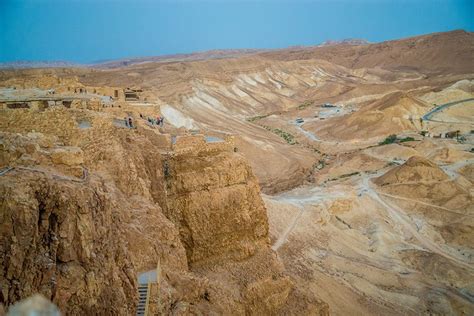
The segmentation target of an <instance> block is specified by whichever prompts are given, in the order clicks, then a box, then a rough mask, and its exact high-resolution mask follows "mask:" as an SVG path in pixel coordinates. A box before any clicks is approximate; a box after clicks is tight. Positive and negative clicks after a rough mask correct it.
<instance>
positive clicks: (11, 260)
mask: <svg viewBox="0 0 474 316" xmlns="http://www.w3.org/2000/svg"><path fill="white" fill-rule="evenodd" d="M69 110H70V112H66V111H64V110H62V109H59V110H47V111H44V112H39V113H37V115H38V116H41V119H36V120H32V119H28V118H29V117H30V115H31V113H29V112H24V113H22V112H6V113H5V115H3V114H2V115H0V127H7V128H6V130H11V129H12V130H13V132H2V133H1V134H0V136H1V142H0V145H1V146H0V162H1V167H2V168H3V167H13V169H10V170H9V171H7V172H6V173H4V174H3V175H1V176H0V196H2V199H1V201H0V238H1V239H0V279H1V281H2V282H1V283H0V286H1V289H0V303H2V304H4V305H5V306H6V307H7V308H8V307H9V306H11V305H12V304H14V303H15V302H17V301H19V300H21V299H24V298H26V297H28V296H30V295H32V294H34V293H41V294H42V295H44V296H45V297H46V298H47V299H49V300H51V301H52V302H53V303H54V304H56V305H57V306H58V308H59V310H60V311H61V312H62V313H64V314H72V315H76V314H82V315H84V314H86V315H89V314H107V315H110V314H113V315H130V314H133V313H134V312H135V309H136V306H137V302H138V297H137V296H138V295H137V294H138V293H137V282H138V281H137V277H138V275H139V274H140V273H142V272H146V271H150V270H152V269H155V268H156V267H157V263H158V262H160V268H161V271H162V278H161V283H160V285H159V286H156V285H154V286H153V287H152V293H155V294H156V296H154V297H153V299H152V300H151V306H150V309H151V310H152V311H156V312H157V313H163V314H177V315H178V314H189V313H194V314H208V313H211V314H212V313H214V314H240V315H242V314H246V313H250V314H252V313H253V314H255V313H265V314H276V313H278V311H280V310H282V308H284V306H285V304H286V302H287V300H288V297H289V295H290V294H289V293H291V292H292V289H293V282H292V281H291V280H289V279H288V277H287V276H285V272H284V267H283V265H282V264H281V262H279V260H278V258H277V256H276V255H275V253H274V252H273V251H272V250H271V249H270V247H269V240H268V221H267V216H266V210H265V207H264V204H263V202H262V199H261V197H260V190H259V187H258V184H257V180H256V178H255V176H254V175H253V173H252V170H251V169H250V167H249V166H248V164H247V162H246V160H245V159H244V158H243V157H242V156H240V155H239V154H236V153H234V152H233V149H232V148H228V147H229V146H224V145H222V146H221V145H219V144H212V146H208V145H207V144H206V143H201V144H199V146H198V147H194V144H191V146H190V147H189V148H188V147H186V150H184V149H183V150H179V151H172V152H170V151H169V150H170V148H167V149H166V151H163V148H162V147H160V146H158V145H157V144H159V139H158V137H159V134H156V133H149V132H148V131H144V130H143V129H142V128H141V127H138V128H137V129H136V130H128V129H120V128H116V127H114V126H113V125H112V121H113V120H112V119H111V118H110V117H105V119H104V117H103V116H93V115H91V114H90V113H89V112H87V113H86V112H84V110H79V109H69ZM49 112H51V113H49ZM48 118H51V121H50V124H45V122H47V120H48ZM84 118H87V119H88V120H89V121H90V122H91V123H92V124H91V128H88V129H86V130H81V129H80V127H78V125H77V124H76V123H75V122H77V120H78V119H84ZM16 120H18V121H21V122H22V124H23V123H24V125H18V124H14V122H15V121H16ZM60 127H61V128H60ZM31 131H34V132H31ZM76 169H77V170H80V171H83V170H87V171H88V172H87V173H83V174H80V175H78V174H76V173H75V170H76ZM262 302H263V303H262ZM261 303H262V304H261Z"/></svg>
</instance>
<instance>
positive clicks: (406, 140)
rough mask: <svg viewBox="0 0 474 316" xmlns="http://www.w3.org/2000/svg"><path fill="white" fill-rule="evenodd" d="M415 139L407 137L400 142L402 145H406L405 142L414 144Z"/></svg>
mask: <svg viewBox="0 0 474 316" xmlns="http://www.w3.org/2000/svg"><path fill="white" fill-rule="evenodd" d="M414 140H415V139H414V138H413V137H405V138H402V139H400V140H399V142H400V143H404V142H412V141H414Z"/></svg>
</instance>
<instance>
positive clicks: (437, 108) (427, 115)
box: [422, 98, 474, 121]
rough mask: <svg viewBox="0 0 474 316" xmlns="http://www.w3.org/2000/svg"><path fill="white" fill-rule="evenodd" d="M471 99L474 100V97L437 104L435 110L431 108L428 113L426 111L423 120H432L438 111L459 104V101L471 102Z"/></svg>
mask: <svg viewBox="0 0 474 316" xmlns="http://www.w3.org/2000/svg"><path fill="white" fill-rule="evenodd" d="M469 101H474V98H469V99H464V100H459V101H454V102H449V103H445V104H441V105H440V106H437V107H436V108H434V109H433V110H431V111H429V112H428V113H426V114H425V115H423V117H422V119H423V121H431V116H433V114H435V113H438V112H440V111H442V110H444V109H446V108H449V107H451V106H453V105H456V104H459V103H464V102H469Z"/></svg>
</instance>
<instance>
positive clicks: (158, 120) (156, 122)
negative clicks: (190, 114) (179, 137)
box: [140, 114, 165, 127]
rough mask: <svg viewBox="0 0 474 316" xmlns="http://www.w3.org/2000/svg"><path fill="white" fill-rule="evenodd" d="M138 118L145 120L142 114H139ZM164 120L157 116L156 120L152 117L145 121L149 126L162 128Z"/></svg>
mask: <svg viewBox="0 0 474 316" xmlns="http://www.w3.org/2000/svg"><path fill="white" fill-rule="evenodd" d="M140 117H141V118H142V119H145V117H144V116H143V115H142V114H140ZM164 119H165V118H164V117H162V116H159V115H158V116H157V117H156V118H154V117H149V116H148V117H147V118H146V120H147V121H148V123H150V124H151V125H157V126H161V127H163V124H164V123H163V122H164Z"/></svg>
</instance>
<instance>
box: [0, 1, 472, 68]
mask: <svg viewBox="0 0 474 316" xmlns="http://www.w3.org/2000/svg"><path fill="white" fill-rule="evenodd" d="M453 29H465V30H468V31H473V30H474V0H467V1H461V0H458V1H454V0H453V1H448V0H442V1H439V0H339V1H338V0H336V1H322V0H320V1H318V0H314V1H310V0H293V1H291V0H274V1H271V0H260V1H248V0H245V1H244V0H241V1H227V0H213V1H198V0H195V1H191V0H175V1H163V0H157V1H151V0H149V1H145V0H128V1H126V0H107V1H104V0H102V1H101V0H23V1H22V0H0V62H5V61H14V60H32V61H38V60H68V61H74V62H92V61H97V60H104V59H116V58H124V57H135V56H155V55H163V54H175V53H189V52H194V51H202V50H209V49H225V48H280V47H287V46H292V45H314V44H318V43H320V42H322V41H324V40H327V39H343V38H349V37H354V38H364V39H367V40H369V41H373V42H377V41H383V40H389V39H396V38H401V37H407V36H412V35H419V34H424V33H431V32H440V31H448V30H453Z"/></svg>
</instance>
